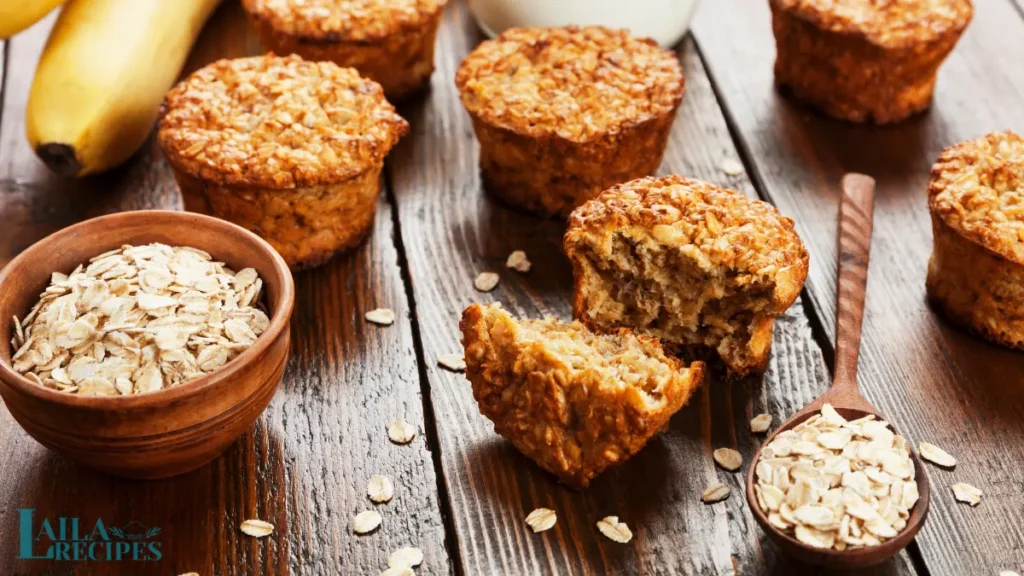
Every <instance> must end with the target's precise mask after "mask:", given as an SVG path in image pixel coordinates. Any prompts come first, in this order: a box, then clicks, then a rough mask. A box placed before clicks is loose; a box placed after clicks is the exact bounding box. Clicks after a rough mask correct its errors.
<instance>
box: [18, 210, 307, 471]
mask: <svg viewBox="0 0 1024 576" xmlns="http://www.w3.org/2000/svg"><path fill="white" fill-rule="evenodd" d="M151 242H162V243H165V244H168V245H171V246H191V247H194V248H199V249H201V250H205V251H206V252H209V253H210V254H211V255H212V256H213V257H214V259H215V260H218V261H222V262H225V263H226V264H227V265H228V266H229V267H231V268H233V269H235V270H238V269H240V268H244V267H252V268H255V269H256V271H257V272H258V273H259V275H260V278H262V279H263V283H264V294H265V296H264V298H265V299H266V300H265V302H266V305H267V312H268V316H269V317H270V325H269V327H268V328H267V329H266V331H265V332H264V333H263V334H261V335H260V337H259V339H258V340H257V341H256V343H255V344H253V345H252V346H251V347H250V348H248V349H247V350H245V351H243V352H242V353H241V354H240V355H238V356H237V357H236V358H234V359H233V360H231V361H230V362H229V363H227V364H226V365H224V366H223V367H222V368H220V369H219V370H217V371H216V372H213V373H211V374H208V375H206V376H203V377H202V378H198V379H196V380H193V381H191V382H188V383H186V384H182V385H179V386H176V387H173V388H167V389H164V390H159V391H157V392H151V393H148V394H140V395H138V396H124V397H104V396H78V395H75V394H68V393H65V392H58V391H56V390H51V389H49V388H44V387H42V386H40V385H38V384H36V383H34V382H32V381H31V380H29V379H28V378H25V377H24V376H22V375H20V374H18V373H16V372H15V371H14V370H13V368H12V367H11V355H12V354H13V353H12V351H11V348H10V344H9V342H10V340H11V336H12V334H11V331H12V329H13V327H12V323H11V317H12V316H14V315H17V316H18V317H19V318H23V317H24V315H25V314H26V313H27V312H28V311H29V309H30V308H31V307H32V306H33V305H34V304H35V302H36V301H37V300H38V298H39V294H40V292H42V290H43V289H44V288H46V286H47V285H48V284H49V282H50V273H51V272H54V271H60V272H65V273H68V272H71V270H73V269H74V268H75V267H76V266H77V265H78V264H80V263H83V262H87V261H88V260H89V258H91V257H93V256H96V255H98V254H101V253H103V252H106V251H107V250H111V249H114V248H118V247H120V246H122V245H124V244H133V245H137V244H147V243H151ZM294 300H295V287H294V284H293V282H292V276H291V273H290V272H289V271H288V265H287V264H285V262H284V259H283V258H281V256H280V255H278V253H277V252H275V251H274V249H273V248H271V247H270V245H269V244H267V243H266V242H265V241H264V240H262V239H261V238H259V237H258V236H256V235H255V234H253V233H251V232H249V231H248V230H245V229H244V228H241V227H239V226H235V225H234V224H231V223H228V222H225V221H223V220H218V219H216V218H211V217H209V216H203V215H200V214H192V213H187V212H172V211H163V210H146V211H137V212H123V213H120V214H113V215H110V216H102V217H99V218H94V219H92V220H87V221H85V222H81V223H79V224H75V225H73V226H70V227H68V228H65V229H63V230H61V231H59V232H56V233H54V234H52V235H50V236H47V237H46V238H44V239H42V240H40V241H39V242H37V243H35V244H33V245H32V246H31V247H29V248H28V249H27V250H25V251H24V252H22V253H21V254H20V255H19V256H18V257H16V258H15V259H14V260H12V261H11V262H10V263H9V264H8V265H7V266H6V267H5V268H4V269H3V270H2V271H0V396H2V397H3V400H4V403H5V404H6V405H7V409H8V410H10V412H11V415H13V416H14V419H15V420H17V422H18V424H20V425H21V427H22V428H24V429H25V431H26V432H28V434H29V435H30V436H32V437H33V438H35V439H36V440H37V441H39V443H40V444H42V445H44V446H46V447H47V448H49V449H51V450H53V451H54V452H57V453H58V454H61V455H62V456H65V457H67V458H68V459H71V460H74V461H76V462H79V463H81V464H83V465H85V466H88V467H90V468H95V469H97V470H101V471H103V472H106V473H109V474H112V475H114V476H122V477H127V478H165V477H168V476H175V475H177V474H182V473H185V472H188V471H190V470H193V469H195V468H198V467H200V466H202V465H203V464H206V463H207V462H209V461H211V460H213V459H214V458H216V457H217V456H218V455H220V454H221V452H223V451H224V450H225V449H226V448H227V447H228V446H230V445H231V444H232V443H233V442H234V441H235V440H236V439H238V437H239V436H241V435H242V433H243V432H245V431H246V430H248V429H249V428H250V427H251V426H252V424H253V422H255V421H256V419H257V418H258V417H259V416H260V414H261V413H262V412H263V410H264V409H265V408H266V407H267V404H269V403H270V399H271V397H273V395H274V392H275V391H276V390H277V386H278V384H279V383H280V382H281V376H282V374H283V373H284V367H285V363H286V362H287V360H288V354H289V348H290V336H289V327H288V321H289V317H290V316H291V313H292V305H293V304H294Z"/></svg>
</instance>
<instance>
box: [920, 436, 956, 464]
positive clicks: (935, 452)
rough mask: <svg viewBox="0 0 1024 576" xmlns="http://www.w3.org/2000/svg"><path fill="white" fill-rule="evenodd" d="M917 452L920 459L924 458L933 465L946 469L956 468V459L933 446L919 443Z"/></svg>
mask: <svg viewBox="0 0 1024 576" xmlns="http://www.w3.org/2000/svg"><path fill="white" fill-rule="evenodd" d="M917 451H918V452H920V453H921V458H924V459H925V460H927V461H929V462H931V463H933V464H938V465H939V466H944V467H946V468H955V467H956V458H954V457H953V456H951V455H950V454H949V452H946V451H945V450H943V449H942V448H939V447H938V446H936V445H935V444H930V443H928V442H919V443H918V444H917Z"/></svg>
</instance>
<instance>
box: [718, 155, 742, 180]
mask: <svg viewBox="0 0 1024 576" xmlns="http://www.w3.org/2000/svg"><path fill="white" fill-rule="evenodd" d="M721 168H722V172H725V173H726V174H728V175H729V176H739V175H740V174H743V164H740V162H739V161H738V160H736V159H735V158H726V159H724V160H722V164H721Z"/></svg>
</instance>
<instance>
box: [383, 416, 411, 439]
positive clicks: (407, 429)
mask: <svg viewBox="0 0 1024 576" xmlns="http://www.w3.org/2000/svg"><path fill="white" fill-rule="evenodd" d="M415 437H416V427H415V426H413V425H412V424H409V423H408V422H406V421H405V420H401V419H399V420H393V421H392V422H391V424H388V438H390V439H391V441H392V442H394V443H395V444H408V443H409V442H412V440H413V438H415Z"/></svg>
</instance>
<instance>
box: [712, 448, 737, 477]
mask: <svg viewBox="0 0 1024 576" xmlns="http://www.w3.org/2000/svg"><path fill="white" fill-rule="evenodd" d="M712 456H713V457H714V459H715V462H717V463H718V465H719V466H721V467H722V468H725V469H726V470H728V471H730V472H735V471H737V470H739V469H740V466H743V456H741V455H740V453H739V452H737V451H735V450H733V449H732V448H718V449H716V450H715V451H714V452H713V453H712Z"/></svg>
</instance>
